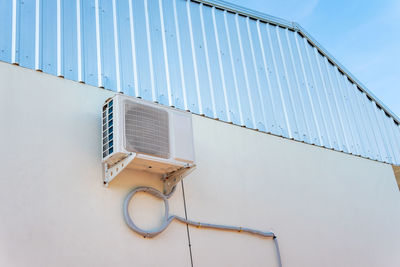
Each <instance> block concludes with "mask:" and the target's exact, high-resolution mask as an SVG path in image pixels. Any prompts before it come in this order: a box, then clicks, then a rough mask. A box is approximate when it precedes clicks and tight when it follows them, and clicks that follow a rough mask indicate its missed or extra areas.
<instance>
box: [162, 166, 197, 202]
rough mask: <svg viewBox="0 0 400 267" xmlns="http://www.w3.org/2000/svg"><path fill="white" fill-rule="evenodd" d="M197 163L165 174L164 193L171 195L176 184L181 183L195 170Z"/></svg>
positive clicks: (163, 179)
mask: <svg viewBox="0 0 400 267" xmlns="http://www.w3.org/2000/svg"><path fill="white" fill-rule="evenodd" d="M194 167H196V165H189V164H187V165H186V166H184V167H182V168H180V169H179V170H176V171H174V172H172V173H169V174H166V175H164V176H163V177H162V178H161V180H162V181H163V182H164V190H163V191H164V192H163V193H164V195H169V194H170V193H171V192H172V190H173V189H174V187H175V185H176V184H177V183H179V182H180V181H181V180H182V179H183V178H184V177H185V176H186V175H188V174H189V173H190V172H192V171H193V169H194Z"/></svg>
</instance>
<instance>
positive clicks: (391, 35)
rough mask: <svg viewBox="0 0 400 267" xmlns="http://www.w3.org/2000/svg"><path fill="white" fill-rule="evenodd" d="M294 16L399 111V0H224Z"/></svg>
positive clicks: (287, 17) (271, 13)
mask: <svg viewBox="0 0 400 267" xmlns="http://www.w3.org/2000/svg"><path fill="white" fill-rule="evenodd" d="M226 1H228V2H231V3H234V4H237V5H240V6H243V7H247V8H250V9H253V10H257V11H260V12H263V13H266V14H269V15H272V16H276V17H280V18H284V19H286V20H289V21H295V22H298V23H299V24H300V25H301V26H302V27H303V28H305V29H306V31H307V32H308V33H310V34H311V35H312V36H313V37H314V38H315V39H316V40H317V41H318V42H319V43H320V44H321V45H322V46H323V47H324V48H325V49H326V50H328V51H329V53H330V54H331V55H333V56H334V57H335V58H336V59H337V60H338V61H339V62H340V63H341V64H342V65H343V66H345V67H346V68H347V69H348V70H349V71H350V72H351V73H352V74H353V75H354V76H355V77H356V78H357V79H358V80H360V81H361V82H362V83H363V84H364V85H365V86H366V87H367V88H368V89H369V90H370V91H371V92H372V93H373V94H375V96H377V97H378V98H379V99H380V100H381V101H382V102H383V103H384V104H385V105H386V106H387V107H389V109H391V110H392V111H393V112H394V113H395V114H396V115H397V116H398V117H400V0H381V1H377V0H375V1H373V0H369V1H365V0H364V1H362V0H351V1H348V0H347V1H344V0H335V1H332V0H331V1H328V0H325V1H322V0H321V1H319V0H268V1H265V0H264V1H263V0H226Z"/></svg>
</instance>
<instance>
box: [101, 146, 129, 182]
mask: <svg viewBox="0 0 400 267" xmlns="http://www.w3.org/2000/svg"><path fill="white" fill-rule="evenodd" d="M135 157H136V153H130V154H129V155H128V156H127V157H125V158H123V159H122V160H120V161H118V162H117V163H115V164H114V165H112V166H111V167H109V166H108V165H107V164H104V181H103V182H104V185H105V186H108V184H109V183H110V182H111V181H112V180H113V179H114V178H115V176H117V175H118V174H119V173H120V172H121V171H122V170H123V169H125V168H126V166H128V165H129V163H131V162H132V160H133V159H134V158H135Z"/></svg>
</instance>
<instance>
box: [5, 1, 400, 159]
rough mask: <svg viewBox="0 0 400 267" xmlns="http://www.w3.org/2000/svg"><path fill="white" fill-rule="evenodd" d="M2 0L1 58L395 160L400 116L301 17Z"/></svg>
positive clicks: (198, 7) (399, 154)
mask: <svg viewBox="0 0 400 267" xmlns="http://www.w3.org/2000/svg"><path fill="white" fill-rule="evenodd" d="M205 2H207V3H205ZM0 6H1V7H2V8H1V9H0V60H2V61H6V62H10V63H15V64H19V65H21V66H23V67H27V68H31V69H37V70H42V71H43V72H46V73H50V74H53V75H57V76H63V77H65V78H67V79H71V80H75V81H80V82H85V83H87V84H91V85H95V86H99V87H104V88H108V89H111V90H114V91H118V92H123V93H125V94H127V95H132V96H136V97H141V98H143V99H146V100H149V101H156V102H159V103H161V104H163V105H167V106H174V107H176V108H179V109H183V110H190V111H192V112H194V113H197V114H204V115H206V116H208V117H211V118H218V119H220V120H223V121H227V122H233V123H234V124H237V125H243V126H246V127H248V128H252V129H258V130H260V131H264V132H268V133H272V134H275V135H279V136H283V137H286V138H292V139H295V140H298V141H303V142H306V143H309V144H315V145H318V146H322V147H327V148H332V149H335V150H337V151H344V152H346V153H351V154H355V155H360V156H362V157H365V158H370V159H374V160H378V161H382V162H388V163H392V164H397V165H399V164H400V128H399V125H398V122H396V121H397V120H398V119H397V117H396V116H395V115H394V114H392V113H391V112H390V110H388V109H387V108H385V107H384V106H383V105H382V103H380V102H379V100H378V99H376V98H375V97H372V96H371V95H372V94H371V93H370V92H369V91H368V90H367V89H365V87H364V86H362V85H361V84H360V83H358V81H356V80H355V78H353V76H352V75H351V74H350V73H348V72H347V71H344V70H343V69H344V68H343V67H342V66H341V65H339V63H337V62H336V61H335V60H334V59H333V58H332V57H329V55H327V53H326V52H325V50H323V48H322V47H320V46H319V45H318V44H317V43H316V42H315V41H314V40H313V39H312V38H311V37H310V36H309V35H308V34H307V33H305V31H303V30H302V29H301V28H299V26H296V25H297V24H292V23H289V22H286V21H284V20H280V19H275V18H273V17H269V16H267V15H263V14H259V13H256V12H251V11H248V10H244V9H240V8H237V7H235V6H233V5H229V4H227V3H224V2H222V1H200V2H193V1H186V0H118V1H117V0H68V1H67V0H23V1H22V0H0Z"/></svg>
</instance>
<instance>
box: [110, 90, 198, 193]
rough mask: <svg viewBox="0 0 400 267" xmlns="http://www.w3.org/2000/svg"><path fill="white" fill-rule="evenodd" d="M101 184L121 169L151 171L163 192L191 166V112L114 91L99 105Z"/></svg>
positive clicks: (169, 189) (193, 164)
mask: <svg viewBox="0 0 400 267" xmlns="http://www.w3.org/2000/svg"><path fill="white" fill-rule="evenodd" d="M102 130H103V132H102V146H103V154H102V158H103V164H104V184H106V185H108V183H110V182H111V180H113V179H114V178H115V176H117V175H118V174H119V173H120V172H121V171H122V170H123V169H125V168H132V169H136V170H141V171H146V172H152V173H156V174H159V175H160V178H161V179H162V180H163V181H164V193H165V194H167V193H170V192H171V190H172V189H173V187H174V186H175V185H176V184H177V183H178V182H179V181H180V180H181V179H182V178H183V177H184V175H185V174H187V173H188V171H189V170H191V169H192V168H193V167H194V166H195V159H194V148H193V130H192V115H191V113H189V112H185V111H180V110H176V109H173V108H169V107H165V106H161V105H158V104H154V103H148V102H145V101H143V100H140V99H136V98H133V97H129V96H125V95H122V94H117V95H115V96H114V97H113V98H110V99H108V100H106V102H105V103H104V105H103V127H102Z"/></svg>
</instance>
